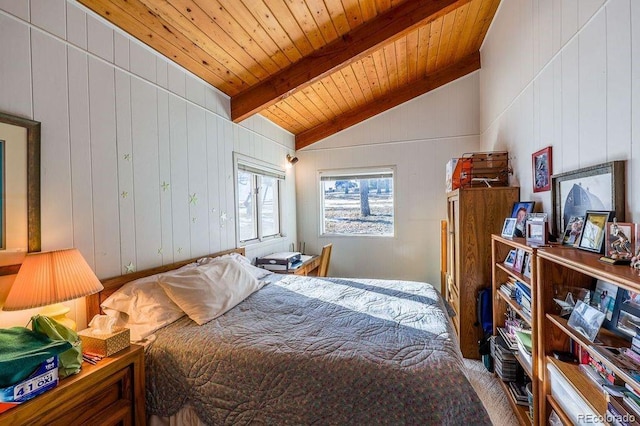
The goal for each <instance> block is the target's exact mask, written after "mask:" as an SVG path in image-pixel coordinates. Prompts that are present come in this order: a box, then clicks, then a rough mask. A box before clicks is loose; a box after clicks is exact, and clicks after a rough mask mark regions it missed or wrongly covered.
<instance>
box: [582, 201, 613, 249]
mask: <svg viewBox="0 0 640 426" xmlns="http://www.w3.org/2000/svg"><path fill="white" fill-rule="evenodd" d="M612 214H613V212H611V211H606V210H603V211H600V210H587V214H586V215H585V217H584V225H583V226H582V234H580V239H579V242H578V248H579V249H582V250H587V251H592V252H595V253H602V252H603V249H604V244H603V243H604V234H605V228H606V226H607V222H609V220H611V215H612Z"/></svg>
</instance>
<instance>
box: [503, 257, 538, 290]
mask: <svg viewBox="0 0 640 426" xmlns="http://www.w3.org/2000/svg"><path fill="white" fill-rule="evenodd" d="M496 266H497V267H498V269H502V270H503V271H504V272H505V273H506V274H508V275H510V276H512V277H513V278H515V279H517V280H518V281H520V282H521V283H524V284H526V286H527V287H529V290H531V278H528V277H525V276H524V275H522V274H521V273H520V272H518V271H516V270H515V269H511V268H509V267H508V266H507V265H505V264H504V262H498V263H496Z"/></svg>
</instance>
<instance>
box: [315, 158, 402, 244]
mask: <svg viewBox="0 0 640 426" xmlns="http://www.w3.org/2000/svg"><path fill="white" fill-rule="evenodd" d="M385 172H390V173H391V174H392V177H391V179H392V181H393V191H394V193H393V235H377V234H334V233H330V232H323V228H324V194H323V192H322V180H323V176H324V177H325V178H326V177H343V176H367V175H371V176H372V177H373V176H376V175H379V174H380V173H385ZM396 176H397V170H396V166H395V165H386V166H371V167H354V168H345V169H323V170H318V173H317V179H316V182H317V185H316V188H317V191H318V200H319V204H318V205H319V207H320V211H319V218H320V220H319V221H318V236H319V237H331V238H385V239H388V238H392V239H395V238H397V236H398V230H397V223H398V221H397V220H396V218H397V214H396V213H397V212H396V206H397V204H398V203H397V201H398V198H397V196H396V195H397V194H396V192H395V191H396V188H397V186H396Z"/></svg>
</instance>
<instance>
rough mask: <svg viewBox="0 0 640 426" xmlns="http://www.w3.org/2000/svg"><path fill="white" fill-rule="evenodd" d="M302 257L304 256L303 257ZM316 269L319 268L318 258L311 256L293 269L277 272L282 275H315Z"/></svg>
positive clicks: (315, 255)
mask: <svg viewBox="0 0 640 426" xmlns="http://www.w3.org/2000/svg"><path fill="white" fill-rule="evenodd" d="M303 256H304V255H303ZM318 267H320V256H318V255H317V254H314V255H311V257H310V258H309V259H306V260H304V261H303V262H302V265H300V266H298V267H297V268H295V269H289V270H287V271H278V272H279V273H282V274H294V275H317V274H318Z"/></svg>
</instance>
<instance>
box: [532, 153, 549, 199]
mask: <svg viewBox="0 0 640 426" xmlns="http://www.w3.org/2000/svg"><path fill="white" fill-rule="evenodd" d="M531 168H532V170H533V192H543V191H549V190H550V189H551V169H552V161H551V147H550V146H548V147H546V148H543V149H541V150H540V151H538V152H534V153H533V154H532V155H531Z"/></svg>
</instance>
